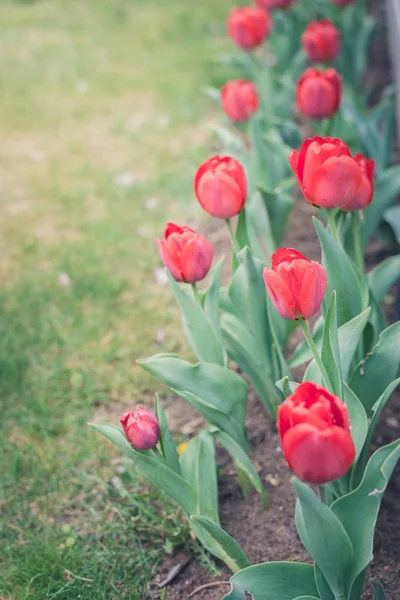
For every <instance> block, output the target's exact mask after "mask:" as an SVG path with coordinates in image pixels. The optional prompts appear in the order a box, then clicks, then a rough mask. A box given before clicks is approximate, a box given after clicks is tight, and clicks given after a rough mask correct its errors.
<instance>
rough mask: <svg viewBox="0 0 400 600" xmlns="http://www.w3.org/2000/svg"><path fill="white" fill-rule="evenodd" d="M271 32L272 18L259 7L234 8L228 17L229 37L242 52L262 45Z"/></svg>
mask: <svg viewBox="0 0 400 600" xmlns="http://www.w3.org/2000/svg"><path fill="white" fill-rule="evenodd" d="M271 30H272V19H271V17H270V16H269V14H268V12H267V11H265V10H263V9H262V8H260V7H258V6H245V7H243V8H239V7H236V8H232V10H231V12H230V15H229V17H228V21H227V31H228V35H229V37H230V38H232V39H233V41H234V42H235V43H236V44H237V45H238V46H239V48H242V50H253V48H256V47H257V46H259V45H260V44H262V43H263V42H264V40H265V39H266V38H267V37H268V35H269V34H270V32H271Z"/></svg>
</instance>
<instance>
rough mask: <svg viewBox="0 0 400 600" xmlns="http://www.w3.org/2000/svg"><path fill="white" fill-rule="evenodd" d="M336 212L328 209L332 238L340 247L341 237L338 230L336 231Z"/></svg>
mask: <svg viewBox="0 0 400 600" xmlns="http://www.w3.org/2000/svg"><path fill="white" fill-rule="evenodd" d="M334 210H335V209H334V208H327V209H326V212H327V213H328V224H329V231H330V232H331V236H332V237H333V239H334V240H335V242H336V243H337V244H339V245H340V242H339V236H338V232H337V229H336V223H335V212H334Z"/></svg>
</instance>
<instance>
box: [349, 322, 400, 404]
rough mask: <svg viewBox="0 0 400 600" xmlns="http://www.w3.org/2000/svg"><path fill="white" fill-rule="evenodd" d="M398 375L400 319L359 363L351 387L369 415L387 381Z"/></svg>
mask: <svg viewBox="0 0 400 600" xmlns="http://www.w3.org/2000/svg"><path fill="white" fill-rule="evenodd" d="M397 377H400V321H398V322H397V323H394V324H393V325H390V326H389V327H387V329H385V330H384V331H383V332H382V333H381V335H380V336H379V340H378V342H377V344H376V345H375V347H374V348H373V350H372V352H371V353H370V354H369V355H368V356H367V357H366V359H365V360H364V361H363V362H362V363H361V364H360V365H358V367H357V369H356V371H355V372H354V374H353V376H352V379H351V382H350V387H351V389H352V390H353V391H354V392H355V394H356V395H357V396H358V397H359V398H360V399H361V401H362V403H363V405H364V408H365V410H366V411H367V414H368V415H369V414H370V412H371V410H372V407H373V405H374V404H375V402H376V401H377V400H378V398H379V396H380V395H381V394H382V393H383V392H384V390H385V388H386V386H387V382H388V381H393V380H394V379H395V378H397Z"/></svg>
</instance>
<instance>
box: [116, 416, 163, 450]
mask: <svg viewBox="0 0 400 600" xmlns="http://www.w3.org/2000/svg"><path fill="white" fill-rule="evenodd" d="M120 423H121V425H122V428H123V430H124V433H125V435H126V437H127V438H128V440H129V441H130V443H131V444H132V446H133V447H134V448H136V449H137V450H150V449H151V448H154V447H155V446H156V445H157V443H158V440H159V439H160V424H159V422H158V419H157V418H156V417H155V416H154V415H153V413H152V412H151V411H150V410H147V408H142V407H141V406H138V408H137V409H136V410H134V411H133V412H127V413H125V414H124V415H123V416H122V417H121V419H120Z"/></svg>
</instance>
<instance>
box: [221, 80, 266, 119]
mask: <svg viewBox="0 0 400 600" xmlns="http://www.w3.org/2000/svg"><path fill="white" fill-rule="evenodd" d="M221 103H222V108H223V110H224V112H225V114H226V115H227V117H229V118H230V119H232V121H236V122H237V123H243V122H244V121H247V120H248V119H249V118H250V117H251V115H253V114H254V113H255V112H256V110H257V108H258V94H257V88H256V86H255V85H254V84H253V83H252V82H251V81H246V80H245V79H235V80H234V81H228V83H227V84H225V85H224V86H223V88H222V90H221Z"/></svg>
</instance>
